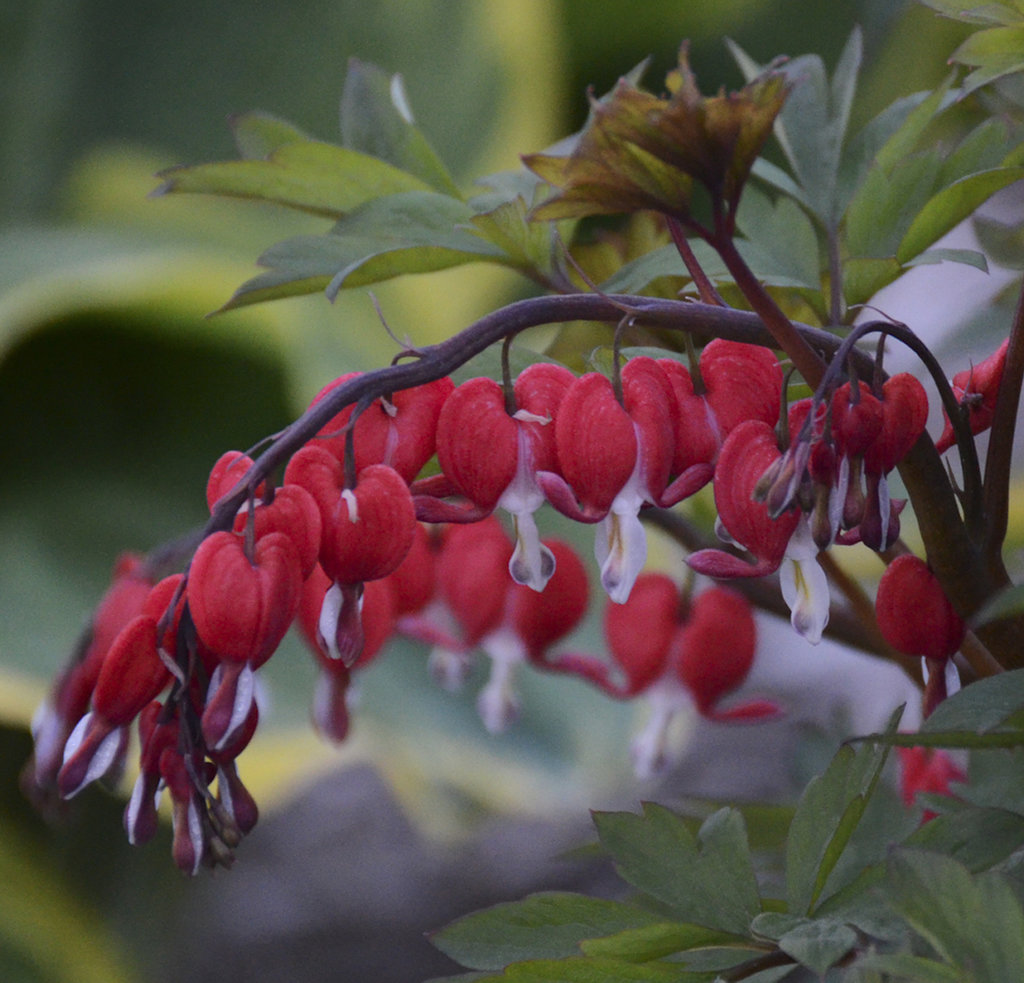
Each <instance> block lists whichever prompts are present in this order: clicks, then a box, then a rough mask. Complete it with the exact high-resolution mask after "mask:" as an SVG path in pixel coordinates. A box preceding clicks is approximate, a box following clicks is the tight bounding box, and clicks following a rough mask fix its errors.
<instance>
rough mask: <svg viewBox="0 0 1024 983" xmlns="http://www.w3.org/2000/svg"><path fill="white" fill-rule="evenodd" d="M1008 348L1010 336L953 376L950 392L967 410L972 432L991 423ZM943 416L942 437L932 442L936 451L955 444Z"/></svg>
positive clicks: (982, 428)
mask: <svg viewBox="0 0 1024 983" xmlns="http://www.w3.org/2000/svg"><path fill="white" fill-rule="evenodd" d="M1009 347H1010V339H1009V338H1007V339H1006V340H1005V341H1004V342H1003V343H1002V344H1001V345H1000V346H999V347H998V348H997V349H996V350H995V351H994V352H993V353H992V354H991V355H989V357H988V358H986V359H984V360H983V361H981V362H979V363H978V364H977V365H975V366H972V367H971V368H969V369H964V370H963V371H962V372H957V374H956V375H955V376H953V395H954V396H956V400H957V402H958V403H959V404H960V405H961V406H962V407H964V408H965V409H966V410H967V422H968V424H969V425H970V428H971V433H973V434H978V433H981V432H982V431H984V430H988V428H989V427H991V426H992V416H993V414H994V413H995V409H996V397H997V396H998V395H999V384H1000V383H1001V382H1002V381H1003V370H1004V369H1005V368H1006V353H1007V351H1008V349H1009ZM943 418H944V419H945V421H946V426H945V429H944V430H943V431H942V436H941V437H939V439H938V440H937V441H936V442H935V447H936V449H937V450H938V452H939V453H940V454H941V453H943V451H947V450H949V448H950V447H952V446H953V444H955V443H956V437H955V436H954V434H953V425H952V424H951V423H950V422H949V417H948V416H946V415H945V413H943Z"/></svg>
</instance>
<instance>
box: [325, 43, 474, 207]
mask: <svg viewBox="0 0 1024 983" xmlns="http://www.w3.org/2000/svg"><path fill="white" fill-rule="evenodd" d="M341 142H342V145H343V146H345V147H347V148H349V149H350V150H358V151H359V152H360V153H364V154H368V155H369V156H371V157H376V158H378V159H379V160H383V161H386V162H387V163H389V164H393V165H394V166H395V167H397V168H399V169H400V170H402V171H407V172H408V173H409V174H413V175H415V176H416V177H418V178H420V179H421V180H422V181H424V182H425V183H426V184H428V185H430V187H432V188H434V189H435V190H436V191H440V192H441V193H443V194H446V195H451V196H452V197H455V198H458V197H460V194H459V189H458V186H457V185H456V184H455V181H454V179H453V178H452V176H451V174H450V173H449V171H448V169H447V168H446V167H445V166H444V164H443V163H442V161H441V158H440V157H438V156H437V154H436V153H435V152H434V149H433V147H431V146H430V143H429V142H428V141H427V138H426V137H425V136H424V135H423V133H422V132H421V131H420V129H419V127H417V126H416V122H415V120H414V119H413V115H412V110H411V108H410V106H409V99H408V96H407V95H406V91H405V83H404V82H403V80H402V76H401V75H389V74H388V73H387V72H385V71H384V70H383V69H381V68H378V67H377V66H376V65H371V64H369V63H367V62H364V61H360V60H359V59H357V58H352V59H350V60H349V63H348V72H347V74H346V76H345V87H344V89H343V90H342V96H341Z"/></svg>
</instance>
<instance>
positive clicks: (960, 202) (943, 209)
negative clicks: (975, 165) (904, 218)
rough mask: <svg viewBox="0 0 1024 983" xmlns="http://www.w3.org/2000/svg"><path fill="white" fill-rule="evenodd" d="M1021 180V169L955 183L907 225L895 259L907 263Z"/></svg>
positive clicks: (991, 172)
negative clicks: (1005, 189) (998, 193)
mask: <svg viewBox="0 0 1024 983" xmlns="http://www.w3.org/2000/svg"><path fill="white" fill-rule="evenodd" d="M1022 177H1024V168H1020V167H998V168H994V169H992V170H989V171H981V172H980V173H978V174H971V175H969V176H967V177H964V178H961V179H960V180H958V181H954V182H953V183H952V184H950V185H948V186H947V187H945V188H943V189H942V190H941V191H939V192H938V193H937V194H935V195H933V196H932V197H931V198H930V199H928V201H927V202H926V203H925V205H924V207H923V208H922V209H921V210H920V211H919V212H918V213H917V215H916V217H915V218H914V220H913V221H912V222H911V223H910V228H909V229H907V232H906V235H904V237H903V239H902V241H901V242H900V244H899V247H898V248H897V250H896V259H897V260H898V261H899V262H901V263H906V262H908V261H909V260H911V259H913V257H915V256H917V255H918V254H919V253H922V252H924V250H925V249H927V248H928V247H929V246H930V245H931V244H932V243H933V242H935V241H936V240H937V239H939V238H941V237H942V236H944V235H945V234H946V233H947V232H949V231H950V229H952V228H953V227H954V226H955V225H959V223H960V222H962V221H963V220H964V219H965V218H967V217H968V216H969V215H971V213H972V212H974V211H975V210H976V209H977V208H979V207H980V206H981V205H982V204H984V202H986V201H988V199H989V198H991V197H992V195H994V194H995V193H996V192H997V191H999V190H1001V189H1002V188H1005V187H1007V186H1008V185H1010V184H1013V183H1014V182H1015V181H1019V180H1020V179H1021V178H1022Z"/></svg>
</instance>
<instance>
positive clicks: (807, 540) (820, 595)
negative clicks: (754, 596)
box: [779, 516, 830, 645]
mask: <svg viewBox="0 0 1024 983" xmlns="http://www.w3.org/2000/svg"><path fill="white" fill-rule="evenodd" d="M817 555H818V548H817V546H816V545H815V543H814V538H813V536H812V535H811V529H810V524H809V523H808V520H807V517H806V516H804V517H803V518H801V520H800V522H799V523H798V524H797V527H796V529H795V530H794V531H793V535H792V536H791V537H790V540H789V544H788V545H787V547H786V555H785V558H784V559H783V561H782V564H781V566H780V567H779V583H780V584H781V586H782V596H783V597H784V598H785V600H786V603H787V604H788V605H789V609H790V611H791V612H792V618H791V621H792V623H793V628H794V629H796V632H797V634H798V635H802V636H803V637H804V638H806V639H807V641H809V642H810V643H811V644H812V645H817V644H818V642H820V641H821V635H822V632H824V630H825V626H826V625H827V624H828V615H829V601H830V598H829V588H828V577H827V576H826V575H825V571H824V570H822V569H821V566H820V564H819V563H818V561H817V559H816V557H817Z"/></svg>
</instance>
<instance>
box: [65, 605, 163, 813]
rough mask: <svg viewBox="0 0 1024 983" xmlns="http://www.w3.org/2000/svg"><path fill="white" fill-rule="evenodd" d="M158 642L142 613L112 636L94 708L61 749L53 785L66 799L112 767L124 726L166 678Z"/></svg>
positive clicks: (124, 736)
mask: <svg viewBox="0 0 1024 983" xmlns="http://www.w3.org/2000/svg"><path fill="white" fill-rule="evenodd" d="M156 640H157V628H156V621H155V620H154V619H153V618H151V617H149V616H148V615H145V614H140V615H138V616H137V617H135V618H133V619H132V620H131V621H129V622H128V624H127V625H125V627H124V628H122V629H121V631H120V632H119V633H118V636H117V638H116V639H114V642H113V644H112V645H111V646H110V650H109V651H108V652H107V654H106V656H105V658H104V659H103V666H102V668H101V669H100V673H99V677H98V678H97V680H96V687H95V689H94V690H93V694H92V711H91V712H90V713H87V714H86V715H85V716H84V717H82V719H81V720H79V722H78V724H77V725H76V727H75V729H74V730H73V731H72V732H71V735H70V737H69V738H68V741H67V745H66V746H65V749H64V763H63V766H62V767H61V769H60V773H59V774H58V776H57V785H58V788H59V789H60V791H61V794H62V795H63V796H64V797H65V798H71V796H73V795H77V794H78V792H80V791H81V790H82V789H83V788H84V787H85V786H86V785H88V784H89V783H90V782H93V781H95V780H96V779H97V778H102V777H103V776H104V775H106V774H107V773H108V772H109V771H110V770H111V769H112V768H113V767H114V766H115V765H116V763H117V762H118V761H119V760H120V758H121V757H122V756H123V754H124V750H125V747H126V746H127V736H128V735H127V729H126V728H127V725H128V724H130V723H131V721H132V720H134V719H135V717H136V716H137V715H138V714H139V713H140V712H141V710H142V709H143V708H144V707H145V706H146V705H147V704H148V703H149V702H150V701H151V700H152V699H153V698H154V697H155V696H156V695H157V694H158V693H159V692H160V691H161V690H162V689H163V688H164V687H165V686H166V685H167V683H168V682H169V680H170V673H169V672H168V670H167V667H166V666H165V665H164V663H163V661H162V660H161V658H160V655H159V653H158V652H157V647H156Z"/></svg>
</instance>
